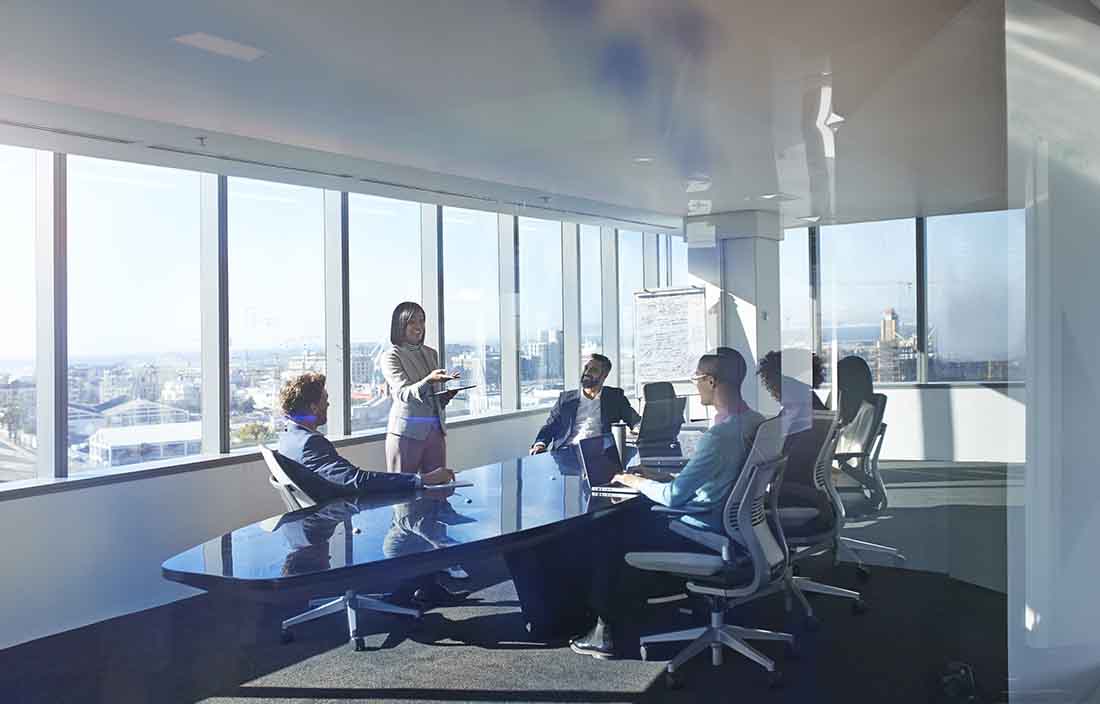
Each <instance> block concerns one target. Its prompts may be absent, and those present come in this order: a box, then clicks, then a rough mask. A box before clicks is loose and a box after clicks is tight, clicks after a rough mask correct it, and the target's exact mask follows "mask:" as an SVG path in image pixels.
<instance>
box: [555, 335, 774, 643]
mask: <svg viewBox="0 0 1100 704" xmlns="http://www.w3.org/2000/svg"><path fill="white" fill-rule="evenodd" d="M731 351H732V350H731ZM738 362H740V363H738ZM745 375H746V364H745V360H744V358H743V357H741V355H740V354H738V353H736V352H734V353H733V354H732V355H731V354H728V353H727V354H723V355H709V354H708V355H703V356H702V357H701V358H700V359H699V364H698V366H697V367H696V372H695V374H694V376H692V381H694V382H695V385H696V387H697V388H698V390H699V400H700V401H702V403H703V404H704V405H707V406H714V408H715V410H716V411H717V413H718V415H719V417H720V418H722V420H721V422H718V423H716V424H715V425H714V426H712V427H711V428H710V430H708V431H707V432H706V433H705V434H704V435H703V437H702V438H701V439H700V441H699V445H698V447H697V448H696V451H695V453H694V454H693V455H692V458H691V460H690V461H689V462H688V463H687V465H685V466H684V468H683V470H681V471H680V473H679V474H676V475H675V476H674V475H671V474H668V473H665V472H660V471H656V470H653V469H649V468H646V467H641V468H640V469H639V471H638V472H637V473H634V474H619V475H616V477H615V479H614V481H616V482H618V483H620V484H624V485H626V486H629V487H633V488H635V489H637V490H638V491H640V492H641V493H642V494H643V495H645V496H646V497H648V498H649V499H651V500H652V501H654V502H656V503H658V504H661V505H662V506H669V507H673V508H694V509H706V511H705V512H702V513H699V514H696V515H693V516H685V519H686V520H687V521H688V522H690V523H692V524H693V525H695V526H697V527H703V528H707V529H710V530H715V531H721V530H722V517H721V516H722V508H723V506H724V503H725V500H726V498H727V496H728V495H729V492H730V490H731V489H732V488H733V485H734V482H736V481H737V477H738V476H739V475H740V474H741V467H742V465H744V463H745V458H746V457H747V456H748V451H749V445H751V443H752V437H751V434H750V433H746V431H745V428H744V425H745V424H746V423H750V422H756V421H755V418H756V417H757V416H759V414H757V413H756V412H755V411H753V410H752V409H750V408H749V407H748V406H747V405H746V404H745V402H744V400H743V399H742V398H741V384H742V383H743V382H744V380H745ZM757 424H758V423H757ZM667 523H668V519H667V517H665V516H659V515H653V514H650V513H647V514H645V515H641V516H639V519H638V522H637V525H632V526H631V527H630V529H629V530H626V531H623V533H624V535H622V536H621V539H620V540H619V541H614V536H610V535H609V536H606V537H607V538H608V540H609V542H610V543H611V544H609V545H607V546H606V549H605V550H604V551H603V552H602V553H601V554H600V555H598V556H597V558H596V559H595V560H594V561H593V565H592V567H593V580H592V591H591V593H590V603H589V606H590V607H591V608H592V610H593V611H595V612H596V616H597V618H596V625H595V626H594V627H593V628H592V630H590V631H589V632H588V633H586V634H585V635H583V636H581V637H578V638H574V639H573V640H571V641H570V642H569V647H570V648H572V649H573V651H574V652H576V653H581V654H582V655H591V656H593V657H596V658H601V659H604V658H609V657H612V655H613V654H614V641H613V639H612V631H613V630H614V625H613V624H614V622H615V621H616V620H619V619H622V618H623V617H624V616H625V615H626V614H627V613H628V612H629V610H630V607H631V606H635V605H637V604H638V603H644V599H643V600H639V599H638V598H637V597H638V596H644V594H640V595H639V594H637V593H636V592H638V591H639V590H638V589H636V588H633V589H632V588H630V586H628V585H626V584H621V582H623V581H624V580H623V575H624V573H627V570H626V564H625V562H624V560H623V556H624V555H625V554H626V553H627V552H629V551H634V550H654V551H661V552H664V551H668V552H698V551H699V549H700V548H699V546H698V545H697V544H695V543H693V542H692V541H690V540H688V539H686V538H683V537H681V536H679V535H677V534H676V533H673V532H672V531H671V530H669V529H668V525H667ZM630 574H631V585H633V586H636V585H637V584H638V583H639V582H641V581H643V580H644V579H645V577H644V576H643V575H642V574H641V573H638V572H636V571H632V572H631V573H630ZM641 591H644V590H641ZM627 593H631V597H630V598H624V597H623V596H622V595H623V594H627Z"/></svg>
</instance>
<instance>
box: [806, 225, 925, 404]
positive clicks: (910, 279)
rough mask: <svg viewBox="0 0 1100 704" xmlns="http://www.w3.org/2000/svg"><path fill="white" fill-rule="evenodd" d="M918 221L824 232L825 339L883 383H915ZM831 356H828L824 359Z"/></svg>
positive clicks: (831, 228)
mask: <svg viewBox="0 0 1100 704" xmlns="http://www.w3.org/2000/svg"><path fill="white" fill-rule="evenodd" d="M915 284H916V223H915V221H914V220H912V219H906V220H889V221H884V222H871V223H860V224H855V225H835V226H829V227H822V228H821V340H822V344H823V346H825V347H826V348H830V347H831V345H833V344H834V343H835V345H836V347H837V356H838V358H843V357H846V356H848V355H857V356H859V357H863V358H864V359H865V360H867V364H868V366H870V367H871V373H872V374H873V375H874V377H875V380H876V381H878V382H887V383H888V382H904V381H916V378H917V315H916V310H917V296H916V285H915ZM830 354H831V353H830V352H826V359H828V358H829V356H830Z"/></svg>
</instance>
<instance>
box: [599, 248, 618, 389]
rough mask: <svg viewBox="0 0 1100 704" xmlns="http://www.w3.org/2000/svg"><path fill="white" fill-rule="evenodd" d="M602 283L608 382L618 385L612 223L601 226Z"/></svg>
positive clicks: (616, 268) (615, 258) (615, 287)
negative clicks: (609, 371)
mask: <svg viewBox="0 0 1100 704" xmlns="http://www.w3.org/2000/svg"><path fill="white" fill-rule="evenodd" d="M600 248H601V253H600V254H601V256H600V270H601V271H600V273H601V276H600V283H601V285H602V286H603V296H602V302H603V315H602V316H600V318H601V320H602V321H603V353H604V354H605V355H607V357H608V358H610V359H611V362H612V369H611V376H609V377H608V379H607V383H609V384H611V385H612V386H619V385H620V384H621V383H622V382H621V381H620V379H621V374H620V371H621V370H620V366H621V362H622V355H621V354H619V234H618V232H616V231H615V228H613V227H602V228H600Z"/></svg>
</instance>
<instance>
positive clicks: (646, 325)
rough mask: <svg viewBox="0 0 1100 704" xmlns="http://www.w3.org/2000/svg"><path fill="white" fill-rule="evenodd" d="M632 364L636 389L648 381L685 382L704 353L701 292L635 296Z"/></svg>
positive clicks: (704, 336) (704, 323)
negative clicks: (633, 365) (634, 371)
mask: <svg viewBox="0 0 1100 704" xmlns="http://www.w3.org/2000/svg"><path fill="white" fill-rule="evenodd" d="M634 321H635V325H634V364H635V369H636V374H637V383H638V385H639V389H640V388H641V385H642V384H647V383H649V382H651V381H684V380H686V379H689V378H691V375H692V374H693V373H694V372H695V364H696V363H697V362H698V361H699V357H700V356H702V355H703V354H705V353H706V351H707V308H706V296H705V294H704V293H703V290H702V289H694V288H693V289H683V290H678V291H669V292H661V293H645V292H638V293H635V294H634Z"/></svg>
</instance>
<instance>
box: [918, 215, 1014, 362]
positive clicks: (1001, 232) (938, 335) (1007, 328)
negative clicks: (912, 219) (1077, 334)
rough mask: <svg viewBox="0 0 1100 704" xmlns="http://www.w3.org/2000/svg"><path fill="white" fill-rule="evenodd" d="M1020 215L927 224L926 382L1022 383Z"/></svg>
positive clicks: (936, 219)
mask: <svg viewBox="0 0 1100 704" xmlns="http://www.w3.org/2000/svg"><path fill="white" fill-rule="evenodd" d="M1024 233H1025V227H1024V211H1023V210H1009V211H999V212H993V213H969V214H965V215H945V216H942V217H932V218H928V219H927V220H926V221H925V237H926V243H927V244H926V246H927V261H928V380H929V381H1008V380H1022V379H1023V378H1024V358H1025V355H1026V349H1025V347H1026V339H1025V325H1026V323H1025V318H1024V294H1025V281H1026V266H1025V260H1024V247H1025V242H1024Z"/></svg>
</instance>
